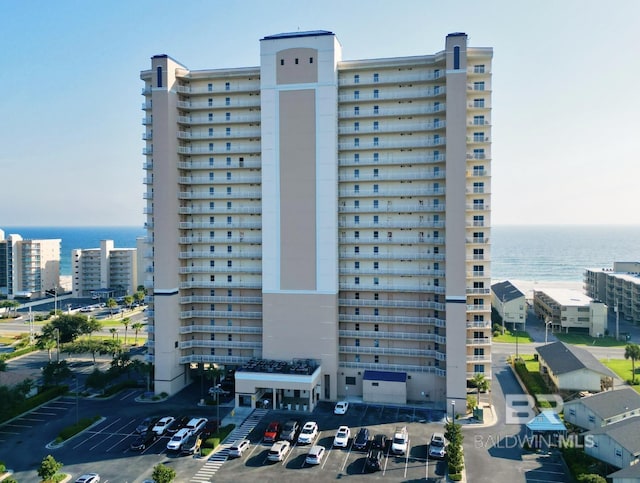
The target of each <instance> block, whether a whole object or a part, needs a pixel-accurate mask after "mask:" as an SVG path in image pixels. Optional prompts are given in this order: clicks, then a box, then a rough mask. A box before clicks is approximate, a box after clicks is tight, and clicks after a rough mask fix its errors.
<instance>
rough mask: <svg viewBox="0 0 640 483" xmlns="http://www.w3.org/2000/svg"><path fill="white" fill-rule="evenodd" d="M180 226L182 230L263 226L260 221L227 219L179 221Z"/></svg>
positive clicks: (255, 227) (257, 227) (254, 227)
mask: <svg viewBox="0 0 640 483" xmlns="http://www.w3.org/2000/svg"><path fill="white" fill-rule="evenodd" d="M178 227H179V228H180V229H181V230H195V229H205V230H213V229H219V230H220V229H222V230H224V229H232V228H243V229H247V230H250V229H260V228H261V227H262V223H261V222H260V221H259V220H258V221H234V222H232V223H229V222H226V221H220V222H217V223H207V222H196V221H184V222H180V223H178Z"/></svg>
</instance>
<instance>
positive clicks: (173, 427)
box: [167, 416, 191, 434]
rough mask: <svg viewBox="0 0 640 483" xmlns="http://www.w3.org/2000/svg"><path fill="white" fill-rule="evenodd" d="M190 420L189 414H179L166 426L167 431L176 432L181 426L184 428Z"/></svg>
mask: <svg viewBox="0 0 640 483" xmlns="http://www.w3.org/2000/svg"><path fill="white" fill-rule="evenodd" d="M190 420H191V418H190V417H189V416H179V417H177V418H176V419H175V421H174V422H173V423H171V424H170V425H169V427H168V428H167V433H169V434H175V433H177V432H178V431H180V430H181V429H182V428H184V427H185V426H186V425H187V423H188V422H189V421H190Z"/></svg>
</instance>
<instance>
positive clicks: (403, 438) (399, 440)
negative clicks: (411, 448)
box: [391, 426, 409, 454]
mask: <svg viewBox="0 0 640 483" xmlns="http://www.w3.org/2000/svg"><path fill="white" fill-rule="evenodd" d="M408 445H409V433H407V427H406V426H401V427H397V428H396V430H395V432H394V433H393V439H392V440H391V452H392V453H395V454H405V453H406V452H407V446H408Z"/></svg>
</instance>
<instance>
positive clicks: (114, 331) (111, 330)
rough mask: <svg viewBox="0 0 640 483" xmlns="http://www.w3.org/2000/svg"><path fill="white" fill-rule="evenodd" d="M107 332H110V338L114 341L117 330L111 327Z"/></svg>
mask: <svg viewBox="0 0 640 483" xmlns="http://www.w3.org/2000/svg"><path fill="white" fill-rule="evenodd" d="M109 332H111V338H112V339H115V338H116V334H117V333H118V329H116V328H115V327H111V328H110V329H109Z"/></svg>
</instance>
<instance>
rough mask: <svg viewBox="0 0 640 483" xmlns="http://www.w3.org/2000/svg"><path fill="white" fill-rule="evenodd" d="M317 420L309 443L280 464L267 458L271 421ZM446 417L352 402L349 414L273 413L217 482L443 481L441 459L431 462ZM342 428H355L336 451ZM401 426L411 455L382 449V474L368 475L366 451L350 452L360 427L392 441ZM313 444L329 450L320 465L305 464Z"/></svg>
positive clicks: (327, 409) (326, 408) (324, 408)
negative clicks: (433, 445) (433, 438)
mask: <svg viewBox="0 0 640 483" xmlns="http://www.w3.org/2000/svg"><path fill="white" fill-rule="evenodd" d="M289 418H293V419H298V420H300V422H301V424H304V423H305V422H306V421H316V422H317V423H318V427H319V430H320V432H319V434H318V436H317V437H316V439H315V441H314V442H313V443H311V444H308V445H306V444H305V445H300V444H297V443H295V442H294V443H293V444H292V447H291V450H290V451H289V453H288V454H287V455H286V456H285V458H284V460H283V461H281V462H275V463H274V462H271V461H269V460H268V459H267V455H268V452H269V449H270V447H271V443H263V442H262V435H263V433H264V430H265V429H266V427H267V425H268V424H269V422H271V421H274V420H277V421H280V422H282V423H284V422H285V421H286V420H287V419H289ZM443 423H444V421H443V413H442V412H440V411H433V410H428V409H420V408H407V407H391V406H381V405H366V404H351V405H350V407H349V410H348V411H347V414H345V415H334V414H333V406H332V405H330V404H328V403H321V404H320V406H319V407H318V408H317V409H316V410H315V411H314V412H313V414H311V415H305V414H304V413H299V412H291V411H270V412H269V413H268V414H267V415H266V416H265V417H264V418H263V419H262V421H261V422H260V424H258V425H257V426H256V428H255V429H254V430H253V431H252V432H251V433H250V434H249V436H248V439H249V440H250V441H251V445H250V447H249V448H248V449H247V450H246V451H245V452H244V454H243V456H242V457H240V458H230V459H228V460H227V461H226V462H225V463H224V464H223V465H222V466H221V467H220V468H219V470H218V471H217V473H216V475H215V481H252V480H254V479H260V480H261V481H304V480H308V479H309V478H313V480H314V481H323V480H326V481H329V480H336V479H341V478H344V477H350V478H352V477H362V478H367V479H375V480H385V481H411V480H421V481H425V480H426V481H439V480H440V478H443V477H444V474H445V463H444V462H443V461H438V460H433V459H428V458H427V448H428V443H429V439H430V437H431V434H432V433H433V432H434V431H442V430H443ZM341 425H347V426H349V427H350V429H351V439H350V441H349V443H348V446H347V447H346V448H334V447H333V438H334V436H335V433H336V430H337V429H338V427H339V426H341ZM397 426H406V427H407V430H408V432H409V445H408V451H407V454H405V455H394V454H392V453H391V452H390V445H387V447H386V448H385V450H384V457H383V459H382V461H381V463H382V464H381V466H382V468H381V470H380V471H378V472H375V473H369V472H368V471H367V470H366V468H365V460H366V457H367V451H357V450H354V449H353V448H352V443H353V438H354V437H355V435H356V433H357V432H358V429H359V428H361V427H367V428H368V429H369V431H370V435H371V437H373V436H374V435H375V434H378V433H383V434H385V435H386V436H387V437H389V438H391V437H392V436H393V432H394V430H395V428H396V427H397ZM313 445H321V446H323V447H325V448H326V452H325V454H324V457H323V459H322V461H321V462H320V464H318V465H309V464H307V463H306V462H305V459H306V456H307V453H308V452H309V449H310V448H311V446H313Z"/></svg>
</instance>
